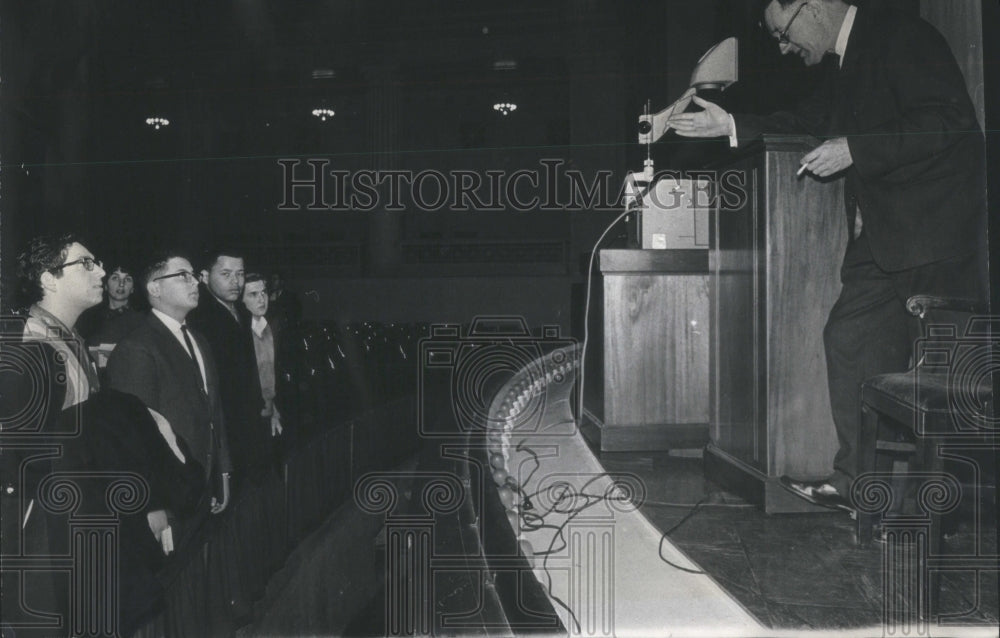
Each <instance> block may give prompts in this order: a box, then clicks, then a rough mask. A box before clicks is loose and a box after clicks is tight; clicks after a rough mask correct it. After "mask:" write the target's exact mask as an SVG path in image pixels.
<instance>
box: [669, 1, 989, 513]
mask: <svg viewBox="0 0 1000 638" xmlns="http://www.w3.org/2000/svg"><path fill="white" fill-rule="evenodd" d="M762 26H763V27H764V28H765V29H766V30H767V31H768V32H769V33H770V34H771V35H772V36H773V37H774V38H775V39H776V40H777V41H778V46H779V47H780V48H781V52H782V53H783V54H785V55H788V54H792V55H798V56H799V57H801V58H802V60H803V62H804V63H805V64H806V65H810V66H812V65H816V64H820V63H821V62H823V61H824V58H827V59H828V63H829V64H828V66H829V78H828V82H827V83H826V85H825V86H824V87H823V88H822V89H821V90H820V91H819V92H818V93H817V94H816V95H814V96H812V98H811V99H808V100H806V101H805V102H803V103H802V104H800V105H798V106H796V107H794V108H791V109H789V110H787V111H782V112H778V113H774V114H771V115H769V116H754V115H738V114H737V115H730V114H728V113H726V112H725V111H724V110H723V109H721V108H720V107H718V106H717V105H715V104H712V103H710V102H706V101H704V100H701V99H699V98H695V100H696V102H697V104H699V105H700V106H702V107H703V108H704V110H703V111H700V112H697V113H684V114H680V115H677V116H674V117H672V118H671V119H670V121H669V123H670V125H671V126H673V127H674V129H675V130H676V131H677V133H678V134H679V135H682V136H685V137H729V139H730V144H731V145H732V146H739V145H743V144H745V143H746V142H749V141H751V140H753V139H754V138H756V137H757V136H759V135H760V134H761V133H791V134H803V133H807V134H812V135H815V136H818V137H820V138H822V139H825V141H824V142H823V143H822V144H820V145H819V146H818V147H817V148H815V149H813V150H812V151H811V152H809V153H807V154H806V155H805V156H803V157H802V159H801V170H800V171H799V173H800V175H805V174H809V175H812V176H815V177H817V178H830V177H834V176H843V177H844V178H845V193H844V195H845V203H846V210H845V222H846V226H847V229H848V239H849V241H848V246H847V252H846V254H845V256H844V261H843V265H842V268H841V281H842V283H843V288H842V290H841V293H840V297H839V299H838V300H837V302H836V304H835V305H834V307H833V309H832V310H831V311H830V315H829V318H828V320H827V325H826V328H825V330H824V342H825V346H826V361H827V378H828V383H829V388H830V401H831V405H832V411H833V420H834V424H835V426H836V429H837V436H838V439H839V443H840V449H839V451H838V453H837V455H836V457H835V459H834V462H833V466H834V474H833V475H832V476H831V477H830V478H829V479H828V480H826V481H818V482H806V481H800V480H796V479H795V478H793V477H783V479H782V481H783V483H784V484H785V485H786V486H787V487H789V489H791V490H792V491H793V492H795V493H796V494H798V495H799V496H801V497H803V498H805V499H807V500H809V501H811V502H814V503H818V504H821V505H825V506H828V507H834V508H838V509H844V510H848V511H850V510H851V505H850V502H849V501H848V500H847V497H848V496H849V494H850V492H849V489H850V485H851V482H852V480H853V478H854V477H855V476H856V475H857V469H858V454H857V450H856V449H855V447H856V441H857V434H858V430H859V428H860V422H859V421H860V397H859V389H860V385H861V383H862V382H863V381H864V380H865V379H867V378H869V377H871V376H873V375H876V374H882V373H887V372H899V371H903V370H906V369H907V367H908V365H909V358H910V355H911V353H912V352H913V348H912V344H913V339H914V338H915V337H916V336H918V333H917V330H918V327H917V325H916V321H915V320H914V319H913V318H912V317H910V316H909V314H908V313H907V312H906V310H905V302H906V300H907V299H908V298H909V297H910V296H911V295H913V294H917V293H922V294H934V295H945V296H955V297H966V298H971V299H982V298H984V297H985V290H986V278H985V272H986V271H985V265H984V264H985V255H986V251H985V238H986V204H985V181H984V180H985V159H984V149H983V137H982V132H981V129H980V127H979V123H978V121H977V119H976V114H975V110H974V108H973V105H972V102H971V100H970V99H969V95H968V91H967V89H966V86H965V82H964V80H963V77H962V73H961V71H960V69H959V68H958V65H957V63H956V62H955V58H954V56H953V55H952V53H951V50H950V49H949V47H948V44H947V43H946V42H945V40H944V38H943V37H942V36H941V34H940V33H938V32H937V31H936V30H935V29H934V28H933V27H932V26H930V25H929V24H928V23H926V22H924V21H923V20H921V19H919V18H916V17H910V16H903V15H898V14H894V13H892V12H890V11H885V10H877V9H870V8H858V7H855V6H852V5H849V4H847V3H845V2H843V1H842V0H772V1H771V2H769V3H768V4H767V6H766V9H765V12H764V21H763V25H762ZM828 56H829V57H828ZM804 249H805V250H807V249H808V248H807V247H804Z"/></svg>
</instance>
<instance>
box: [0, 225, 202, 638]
mask: <svg viewBox="0 0 1000 638" xmlns="http://www.w3.org/2000/svg"><path fill="white" fill-rule="evenodd" d="M104 274H105V271H104V269H103V267H102V265H101V262H100V261H99V260H97V259H96V258H95V257H94V255H93V254H92V253H91V252H90V251H89V250H88V249H87V248H86V246H84V245H83V244H81V243H80V242H79V241H77V240H76V239H75V238H74V237H73V236H72V235H68V234H67V235H51V236H43V237H38V238H35V239H33V240H32V241H31V242H30V244H29V246H28V248H27V249H26V250H25V251H24V252H23V253H21V255H19V257H18V277H19V279H20V285H21V292H22V294H23V295H24V297H25V300H26V301H27V302H29V303H31V306H30V308H29V309H28V312H27V317H26V319H25V322H24V329H23V343H22V342H9V341H4V342H2V343H0V357H2V365H0V396H2V397H3V401H4V407H5V408H6V409H5V410H4V411H3V413H4V415H5V416H7V417H8V418H9V420H4V422H3V423H0V430H2V433H3V435H4V442H5V443H6V442H7V441H8V440H9V441H12V442H15V443H18V444H21V445H13V446H11V447H7V446H6V445H3V446H0V474H2V480H3V486H2V488H3V489H2V490H0V494H2V513H0V520H2V522H3V537H4V539H5V547H7V548H9V547H11V546H15V545H16V539H18V538H20V539H21V543H22V545H23V549H22V550H21V551H23V552H24V553H25V555H26V556H28V557H30V558H32V559H34V560H36V561H37V559H38V558H39V557H41V556H45V555H57V556H58V555H68V554H70V553H71V552H72V553H75V552H78V551H81V550H80V548H77V547H73V548H71V547H70V546H69V544H68V543H69V539H70V533H69V528H68V527H67V525H68V523H69V521H68V520H67V519H68V515H67V514H61V513H56V512H53V511H51V507H49V508H45V507H42V505H41V503H42V502H44V501H41V502H40V501H39V500H38V497H39V496H41V494H42V493H43V491H42V490H41V489H40V487H39V486H40V485H41V484H42V482H43V481H49V480H52V479H54V478H55V476H57V475H58V476H60V478H59V479H56V480H69V481H70V482H71V483H73V484H74V487H75V489H74V491H75V492H76V493H77V498H79V499H80V500H79V502H80V503H82V504H83V505H81V506H80V509H81V510H83V511H89V510H88V509H87V508H92V507H98V508H100V507H101V505H100V504H101V503H103V502H105V499H106V496H107V493H106V489H107V487H108V484H107V481H106V479H108V480H110V479H109V477H113V476H123V477H127V476H129V475H131V476H135V475H138V476H140V477H141V478H142V479H143V481H144V483H145V486H146V487H147V489H148V501H147V503H148V505H149V507H148V509H147V510H144V511H141V512H132V513H121V512H119V518H118V527H117V550H118V562H117V563H116V565H115V570H114V571H112V572H110V573H109V574H107V575H106V577H107V578H108V579H109V580H108V581H107V583H108V585H110V586H115V587H117V588H118V589H119V591H120V595H119V598H118V603H119V604H118V607H117V608H116V610H115V612H116V614H117V615H118V616H117V622H118V623H119V624H118V628H119V629H121V630H123V633H130V632H131V630H132V629H134V628H135V624H136V623H138V622H140V621H141V619H142V618H144V617H145V615H146V614H147V613H148V611H149V610H150V609H153V608H155V607H156V605H157V599H158V597H159V596H160V595H161V594H162V592H161V591H160V585H159V582H158V581H157V580H156V578H155V575H154V571H155V570H156V569H158V565H159V561H160V560H162V558H163V553H162V551H161V550H167V549H168V547H167V545H162V544H161V536H162V535H161V532H162V527H161V526H160V524H159V522H158V521H159V519H160V518H164V520H165V517H164V516H163V512H162V511H161V510H158V509H157V508H161V507H168V506H169V507H172V508H175V509H181V508H184V507H186V505H187V503H188V502H189V501H190V500H191V498H190V496H191V494H192V492H194V491H195V490H196V489H198V487H199V486H200V485H202V479H201V478H200V477H199V476H198V475H193V476H192V474H191V473H190V472H189V471H188V468H186V467H185V466H184V464H183V463H182V460H183V453H182V452H181V451H180V449H179V448H178V447H177V446H176V445H174V444H173V443H172V442H171V439H172V438H173V433H172V432H171V431H170V429H169V426H166V425H165V424H163V425H164V427H161V426H160V424H158V423H156V422H155V421H154V419H153V418H151V417H150V415H149V413H148V412H147V411H146V408H145V407H144V406H143V405H142V404H141V403H140V402H139V401H138V400H137V399H136V398H135V397H132V396H127V395H124V394H122V393H119V392H115V391H114V390H109V389H102V390H101V391H100V392H98V390H99V388H100V383H99V381H98V377H97V370H96V367H95V366H94V364H93V362H92V361H91V359H90V358H89V357H88V355H87V350H86V348H85V347H84V343H83V339H82V337H81V336H80V335H79V333H78V332H77V331H76V324H77V321H78V318H79V317H80V315H81V313H82V312H83V311H84V310H86V309H87V308H90V307H92V306H95V305H96V304H97V303H100V299H101V297H102V292H103V290H102V287H101V280H102V278H103V277H104ZM34 446H41V447H39V448H37V449H36V448H35V447H34ZM53 450H56V451H57V454H56V456H53V455H52V451H53ZM39 451H45V454H39ZM55 473H58V474H55ZM81 473H82V474H81ZM94 473H96V474H94ZM87 474H93V476H92V477H87ZM77 479H79V480H77ZM22 481H23V484H22ZM50 498H51V497H50ZM150 532H152V535H151V534H150ZM6 541H10V542H11V545H7V544H6ZM29 572H30V573H27V572H26V573H24V574H23V578H21V579H17V578H14V576H13V575H12V574H5V581H4V587H0V596H3V598H4V600H3V601H2V604H3V608H4V616H5V619H6V618H11V619H14V620H15V622H16V619H17V618H18V611H17V610H19V609H20V608H21V607H22V605H24V608H25V609H28V608H33V609H37V610H42V611H45V612H57V613H58V614H60V615H61V616H62V618H61V621H60V622H61V623H63V625H62V627H61V628H57V627H55V626H50V627H47V628H46V629H45V630H44V631H43V633H46V634H47V635H59V634H61V633H62V634H68V632H69V630H68V626H69V625H71V624H72V620H71V619H70V613H71V611H72V610H71V608H70V606H69V593H68V592H69V591H70V590H67V583H70V582H73V583H76V582H78V581H70V579H68V578H67V577H66V574H65V573H63V571H62V570H52V571H51V572H50V571H49V570H46V569H41V568H38V566H37V565H36V566H35V567H34V568H33V569H32V570H29ZM8 578H9V580H8ZM14 583H19V585H20V589H18V587H17V586H15V585H14ZM35 622H37V618H36V619H35ZM17 631H21V629H20V628H18V630H17ZM26 635H30V634H28V633H27V632H26Z"/></svg>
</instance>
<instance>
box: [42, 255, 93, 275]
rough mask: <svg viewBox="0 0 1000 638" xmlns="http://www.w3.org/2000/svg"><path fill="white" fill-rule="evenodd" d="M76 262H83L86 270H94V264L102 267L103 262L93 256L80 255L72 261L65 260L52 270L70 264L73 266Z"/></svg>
mask: <svg viewBox="0 0 1000 638" xmlns="http://www.w3.org/2000/svg"><path fill="white" fill-rule="evenodd" d="M77 264H83V269H84V270H86V271H88V272H89V271H92V270H94V266H97V267H98V268H104V263H103V262H101V260H100V259H94V258H93V257H80V258H79V259H74V260H73V261H67V262H66V263H65V264H63V265H61V266H56V267H55V268H53V269H52V270H54V271H55V270H62V269H63V268H69V267H70V266H75V265H77Z"/></svg>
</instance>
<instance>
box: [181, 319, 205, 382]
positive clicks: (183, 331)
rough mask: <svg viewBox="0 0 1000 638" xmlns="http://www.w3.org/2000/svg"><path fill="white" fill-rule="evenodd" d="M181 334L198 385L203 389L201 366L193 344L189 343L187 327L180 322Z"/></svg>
mask: <svg viewBox="0 0 1000 638" xmlns="http://www.w3.org/2000/svg"><path fill="white" fill-rule="evenodd" d="M181 334H182V335H183V336H184V345H186V346H187V350H188V354H189V355H191V361H193V362H194V369H195V371H197V373H198V387H200V388H201V389H202V390H204V389H205V378H204V377H202V376H201V366H199V365H198V357H197V356H195V354H194V344H193V343H191V337H190V336H189V335H188V327H187V326H185V325H184V324H181Z"/></svg>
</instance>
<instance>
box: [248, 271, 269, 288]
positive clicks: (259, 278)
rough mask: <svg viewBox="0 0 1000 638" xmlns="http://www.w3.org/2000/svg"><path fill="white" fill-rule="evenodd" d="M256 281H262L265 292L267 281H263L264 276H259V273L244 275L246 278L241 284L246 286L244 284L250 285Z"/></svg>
mask: <svg viewBox="0 0 1000 638" xmlns="http://www.w3.org/2000/svg"><path fill="white" fill-rule="evenodd" d="M258 281H263V282H264V290H267V279H265V278H264V275H262V274H260V273H259V272H248V273H247V274H246V276H244V277H243V284H244V285H246V284H252V283H255V282H258Z"/></svg>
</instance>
